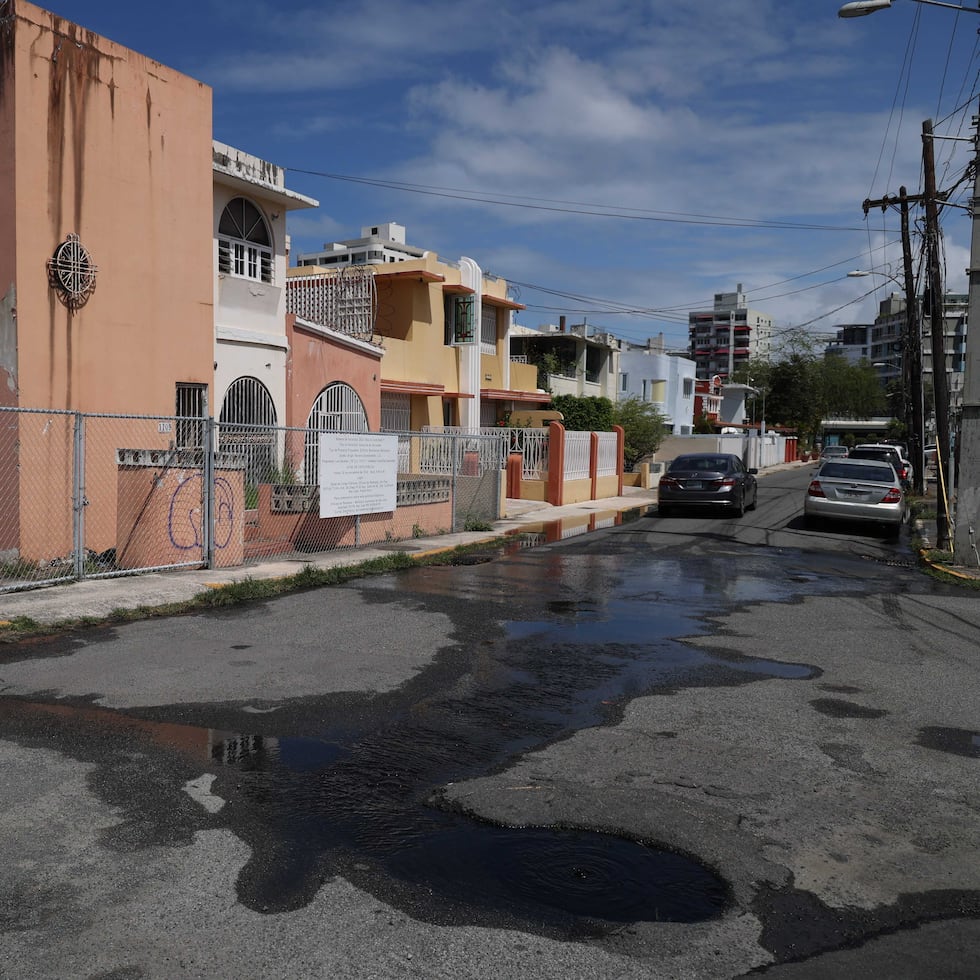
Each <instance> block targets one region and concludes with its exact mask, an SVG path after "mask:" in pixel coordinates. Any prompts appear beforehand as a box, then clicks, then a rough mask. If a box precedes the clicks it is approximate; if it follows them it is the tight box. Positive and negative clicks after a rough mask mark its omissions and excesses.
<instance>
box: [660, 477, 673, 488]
mask: <svg viewBox="0 0 980 980" xmlns="http://www.w3.org/2000/svg"><path fill="white" fill-rule="evenodd" d="M660 485H661V486H662V487H676V486H677V480H675V479H674V478H673V477H672V476H662V477H660Z"/></svg>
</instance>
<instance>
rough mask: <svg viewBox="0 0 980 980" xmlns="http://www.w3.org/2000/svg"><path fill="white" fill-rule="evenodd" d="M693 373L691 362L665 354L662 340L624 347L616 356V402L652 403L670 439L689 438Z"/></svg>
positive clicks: (684, 358) (651, 340)
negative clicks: (675, 437) (669, 433)
mask: <svg viewBox="0 0 980 980" xmlns="http://www.w3.org/2000/svg"><path fill="white" fill-rule="evenodd" d="M696 371H697V365H696V364H695V363H694V361H692V360H691V359H690V358H687V357H678V356H676V355H672V354H668V353H667V352H666V351H665V349H664V344H663V337H662V336H661V337H659V338H657V339H656V340H654V339H650V340H648V341H647V342H646V344H643V345H640V344H631V343H627V344H626V347H625V349H624V350H622V351H621V352H620V355H619V398H620V400H622V399H624V398H631V397H633V398H638V399H640V401H644V402H650V403H652V404H653V406H654V408H656V409H657V411H658V412H660V414H661V415H663V416H664V417H665V418H666V419H667V421H668V424H669V425H670V430H671V435H675V436H688V435H691V433H692V432H693V431H694V388H695V384H694V379H695V374H696Z"/></svg>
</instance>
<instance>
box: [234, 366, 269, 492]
mask: <svg viewBox="0 0 980 980" xmlns="http://www.w3.org/2000/svg"><path fill="white" fill-rule="evenodd" d="M275 426H276V406H275V404H274V403H273V401H272V396H271V395H270V394H269V390H268V389H267V388H266V386H265V385H264V384H262V382H261V381H259V380H258V379H257V378H236V379H235V380H234V381H233V382H232V383H231V384H230V385H229V386H228V390H227V391H226V392H225V397H224V400H223V401H222V403H221V415H220V416H219V419H218V450H219V452H222V453H234V454H235V455H238V456H242V457H243V458H244V462H245V483H246V484H251V485H252V486H257V485H258V484H259V483H278V482H280V481H279V479H277V478H274V477H275V474H276V473H277V472H278V471H279V470H280V469H281V467H279V466H278V465H277V462H278V460H277V457H278V453H277V452H276V446H277V445H278V439H277V432H276V427H275Z"/></svg>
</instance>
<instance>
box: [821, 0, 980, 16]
mask: <svg viewBox="0 0 980 980" xmlns="http://www.w3.org/2000/svg"><path fill="white" fill-rule="evenodd" d="M913 2H914V3H924V4H926V5H927V6H930V7H946V8H947V9H948V10H961V11H963V13H966V14H980V7H961V6H960V5H959V4H958V3H943V0H913ZM891 5H892V0H855V2H854V3H845V4H844V6H843V7H841V8H840V10H838V11H837V16H838V17H867V16H868V14H875V13H877V12H878V11H879V10H887V9H888V8H889V7H890V6H891Z"/></svg>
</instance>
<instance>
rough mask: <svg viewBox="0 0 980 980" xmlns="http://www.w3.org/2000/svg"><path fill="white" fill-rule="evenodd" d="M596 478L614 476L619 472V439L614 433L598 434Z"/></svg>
mask: <svg viewBox="0 0 980 980" xmlns="http://www.w3.org/2000/svg"><path fill="white" fill-rule="evenodd" d="M598 435H599V458H598V460H597V463H596V475H597V476H616V474H617V473H618V472H619V437H618V436H617V435H616V433H615V432H600V433H598Z"/></svg>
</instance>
